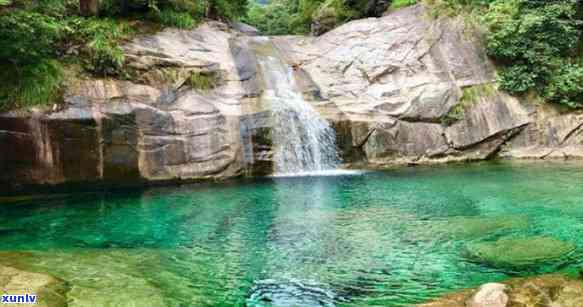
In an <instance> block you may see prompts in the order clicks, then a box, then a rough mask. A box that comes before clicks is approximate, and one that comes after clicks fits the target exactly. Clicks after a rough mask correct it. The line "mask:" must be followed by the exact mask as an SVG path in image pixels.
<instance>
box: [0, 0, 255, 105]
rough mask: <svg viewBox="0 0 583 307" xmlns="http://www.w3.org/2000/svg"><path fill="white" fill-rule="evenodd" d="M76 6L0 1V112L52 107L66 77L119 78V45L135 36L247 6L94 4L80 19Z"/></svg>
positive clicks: (209, 0) (168, 0) (57, 1)
mask: <svg viewBox="0 0 583 307" xmlns="http://www.w3.org/2000/svg"><path fill="white" fill-rule="evenodd" d="M80 3H83V1H76V0H14V1H9V0H0V45H1V46H2V48H0V111H2V110H8V109H12V108H16V107H22V106H32V105H38V104H52V103H55V102H58V100H59V97H60V96H61V95H60V90H61V88H62V84H63V82H64V80H65V78H66V76H67V75H69V74H73V75H75V76H76V77H78V76H79V75H80V74H92V75H99V76H114V77H124V73H123V69H122V68H123V65H124V62H125V59H124V54H123V52H122V49H121V48H120V43H122V42H123V41H125V40H128V39H129V38H131V37H132V36H133V35H135V34H137V33H141V32H147V31H152V30H158V29H160V28H161V27H164V26H173V27H180V28H190V27H193V26H195V25H196V24H197V23H198V22H199V21H200V20H202V19H203V18H213V19H234V18H238V17H240V16H241V15H242V14H245V8H246V7H247V0H125V1H118V0H102V1H99V2H95V3H99V7H98V9H97V11H96V12H89V14H88V13H87V12H82V11H81V8H80ZM81 13H84V14H81ZM94 13H97V14H96V16H90V17H83V16H81V15H93V14H94Z"/></svg>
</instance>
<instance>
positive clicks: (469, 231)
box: [442, 216, 528, 238]
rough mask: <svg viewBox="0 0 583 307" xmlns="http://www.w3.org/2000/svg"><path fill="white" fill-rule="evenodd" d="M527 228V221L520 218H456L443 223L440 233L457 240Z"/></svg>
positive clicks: (524, 218)
mask: <svg viewBox="0 0 583 307" xmlns="http://www.w3.org/2000/svg"><path fill="white" fill-rule="evenodd" d="M527 226H528V220H527V218H526V217H522V216H518V217H517V216H500V217H456V218H452V219H448V220H447V222H446V223H443V227H444V228H445V229H443V230H442V231H443V232H445V233H446V234H447V235H451V236H453V237H459V238H475V237H480V236H486V235H489V234H492V233H495V232H498V231H504V230H510V229H522V228H526V227H527Z"/></svg>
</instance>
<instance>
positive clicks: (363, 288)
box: [0, 162, 583, 306]
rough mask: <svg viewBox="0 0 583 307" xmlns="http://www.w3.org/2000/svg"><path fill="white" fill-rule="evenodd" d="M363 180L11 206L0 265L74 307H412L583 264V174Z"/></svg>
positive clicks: (546, 171) (444, 172)
mask: <svg viewBox="0 0 583 307" xmlns="http://www.w3.org/2000/svg"><path fill="white" fill-rule="evenodd" d="M327 174H328V173H327ZM335 174H336V175H338V173H335ZM357 174H358V175H356V176H355V175H352V173H350V172H348V173H344V172H342V171H341V172H340V175H339V176H329V174H328V175H326V174H319V175H320V176H303V177H278V178H261V179H244V180H240V181H236V182H229V183H217V184H203V185H185V186H178V187H158V188H149V189H143V190H125V191H117V192H110V193H91V194H83V193H78V194H77V193H72V194H69V195H66V196H62V197H59V198H54V199H51V198H47V199H34V198H33V199H30V200H26V199H24V200H23V201H20V202H17V203H14V202H12V203H10V204H4V205H0V225H1V227H0V264H5V265H12V266H16V267H19V268H23V269H27V270H31V271H37V272H46V273H50V274H51V275H54V276H56V277H59V278H61V279H63V280H65V281H67V282H68V284H69V286H70V289H69V292H68V300H69V304H70V305H71V306H88V305H94V306H97V305H113V306H116V305H117V306H127V305H128V304H129V303H130V302H137V303H136V304H138V303H139V305H140V306H211V305H221V304H224V305H237V304H238V305H244V304H247V305H251V306H273V305H275V306H286V305H289V304H301V305H302V306H330V305H336V306H353V305H358V306H374V305H382V306H405V305H408V304H413V303H420V302H424V301H426V300H428V299H430V298H432V297H436V296H439V295H441V294H444V293H448V292H451V291H455V290H457V289H463V288H467V287H474V286H478V285H480V284H482V283H485V282H491V281H499V280H504V279H506V278H509V277H514V276H531V275H536V274H541V273H546V272H556V271H569V270H577V269H578V268H579V267H581V265H583V257H581V256H582V252H583V205H582V204H583V185H581V182H583V163H580V162H548V163H546V162H545V163H526V162H490V163H478V164H463V165H447V166H439V167H414V168H401V169H395V170H390V171H383V172H375V171H370V172H361V173H357ZM537 244H540V245H541V246H544V247H547V248H548V247H549V246H550V247H552V249H553V252H549V253H540V252H538V250H540V246H537ZM508 246H510V247H508ZM513 246H519V247H521V248H520V249H519V250H517V251H516V252H512V251H513V248H512V247H513ZM525 246H526V247H528V246H532V250H529V249H525V248H524V247H525ZM537 247H538V248H537ZM500 249H504V250H505V251H510V252H508V253H504V255H503V256H500V255H499V254H498V251H499V250H500ZM136 306H137V305H136Z"/></svg>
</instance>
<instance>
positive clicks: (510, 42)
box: [485, 0, 583, 107]
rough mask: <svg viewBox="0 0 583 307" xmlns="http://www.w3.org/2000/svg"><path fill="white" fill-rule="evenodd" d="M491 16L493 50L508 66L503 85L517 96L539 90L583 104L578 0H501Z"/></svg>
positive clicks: (552, 98)
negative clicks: (579, 56)
mask: <svg viewBox="0 0 583 307" xmlns="http://www.w3.org/2000/svg"><path fill="white" fill-rule="evenodd" d="M485 20H486V22H487V25H488V27H489V35H488V36H487V51H488V53H489V55H490V56H492V57H493V58H494V59H495V60H497V61H498V63H500V64H501V65H502V67H503V69H502V71H501V72H500V77H499V82H500V87H501V88H502V89H504V90H506V91H508V92H510V93H512V94H525V93H526V92H528V91H533V90H534V91H536V92H537V93H538V94H539V95H540V96H542V97H543V98H546V99H548V100H549V101H553V102H559V103H562V104H565V105H568V106H571V107H576V106H583V100H581V97H582V95H583V91H582V89H583V88H582V87H581V85H580V84H581V83H580V82H579V83H577V81H581V80H582V79H581V72H582V71H583V66H581V65H580V64H579V63H577V61H576V60H575V56H576V50H577V45H578V43H579V42H580V39H581V29H580V27H579V25H580V24H581V20H577V9H576V2H575V1H571V0H559V1H552V2H550V1H549V2H546V1H544V2H541V1H526V0H510V1H495V2H493V3H492V5H491V6H490V9H489V11H488V13H487V15H486V18H485Z"/></svg>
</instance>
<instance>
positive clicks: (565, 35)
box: [0, 0, 583, 111]
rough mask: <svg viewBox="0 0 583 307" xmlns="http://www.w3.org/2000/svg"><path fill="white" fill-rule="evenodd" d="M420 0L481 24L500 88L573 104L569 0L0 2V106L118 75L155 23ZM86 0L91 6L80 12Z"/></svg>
mask: <svg viewBox="0 0 583 307" xmlns="http://www.w3.org/2000/svg"><path fill="white" fill-rule="evenodd" d="M420 1H423V2H424V4H425V5H427V7H428V11H429V13H430V15H431V16H433V17H441V16H447V15H457V14H464V15H465V16H470V17H471V18H466V19H470V20H474V22H473V23H474V24H478V25H480V26H481V27H485V34H486V35H485V43H486V47H487V51H488V54H489V55H490V56H491V57H492V59H494V60H495V62H496V63H497V65H498V66H499V68H500V69H499V86H500V88H502V89H503V90H506V91H508V92H509V93H512V94H515V95H531V96H536V97H540V98H541V99H543V100H545V101H549V102H556V103H560V104H563V105H566V106H569V107H583V66H582V65H583V61H582V59H583V56H582V52H583V44H582V43H581V33H582V28H583V17H582V16H583V13H582V6H583V5H582V4H580V3H578V1H576V0H555V1H542V0H541V1H535V0H392V1H391V0H271V1H269V2H268V3H267V4H265V1H257V0H254V1H250V3H248V1H247V0H122V1H120V0H101V1H96V0H85V1H84V0H81V1H77V0H0V44H1V45H2V48H1V49H0V111H2V110H7V109H11V108H15V107H20V106H29V105H36V104H47V103H53V102H58V99H59V97H60V96H61V95H60V89H61V85H62V84H63V80H64V79H65V78H66V77H67V76H68V75H71V74H72V75H74V76H75V77H78V76H79V75H83V74H91V75H98V76H113V77H118V78H124V70H123V65H124V62H125V59H124V54H123V52H122V50H121V48H120V43H122V42H124V41H126V40H128V39H130V38H131V37H132V36H134V35H136V34H139V33H143V32H148V31H155V30H159V29H160V28H161V27H165V26H171V27H179V28H191V27H194V26H195V25H196V24H197V23H198V22H200V21H201V20H202V19H204V18H211V19H220V20H230V19H238V18H242V19H243V21H245V22H248V23H250V24H252V25H255V26H257V27H258V28H259V29H260V30H261V31H262V32H264V33H266V34H306V33H310V32H312V33H315V34H320V33H321V32H323V31H326V30H328V29H330V28H332V27H334V26H337V25H339V24H341V23H344V22H346V21H349V20H352V19H356V18H362V17H368V16H378V15H380V14H382V13H383V12H384V10H386V9H387V6H388V5H390V7H389V8H388V10H396V9H399V8H401V7H404V6H408V5H413V4H416V3H417V2H420ZM88 2H93V3H94V4H96V3H99V7H95V8H96V10H95V11H94V12H93V11H91V10H90V11H89V12H81V11H82V7H84V6H80V3H81V4H83V3H85V5H87V3H88ZM383 5H384V6H383ZM379 8H381V9H382V11H379ZM80 10H81V11H80ZM82 13H83V14H82ZM88 15H89V16H88Z"/></svg>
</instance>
